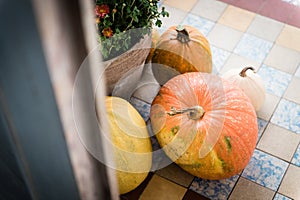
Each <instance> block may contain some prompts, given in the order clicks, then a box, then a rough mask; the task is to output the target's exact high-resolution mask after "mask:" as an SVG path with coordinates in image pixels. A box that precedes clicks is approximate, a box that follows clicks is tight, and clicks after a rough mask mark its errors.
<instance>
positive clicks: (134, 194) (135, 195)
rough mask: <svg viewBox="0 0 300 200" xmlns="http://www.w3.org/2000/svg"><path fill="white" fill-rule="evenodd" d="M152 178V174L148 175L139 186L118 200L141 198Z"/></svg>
mask: <svg viewBox="0 0 300 200" xmlns="http://www.w3.org/2000/svg"><path fill="white" fill-rule="evenodd" d="M152 176H153V173H149V174H148V176H147V178H146V179H145V180H144V181H143V182H142V183H141V185H139V186H138V187H137V188H136V189H134V190H133V191H131V192H128V193H126V194H123V195H121V196H120V199H121V200H138V199H139V197H140V196H141V194H142V192H143V191H144V189H145V188H146V186H147V184H148V182H149V181H150V180H151V177H152Z"/></svg>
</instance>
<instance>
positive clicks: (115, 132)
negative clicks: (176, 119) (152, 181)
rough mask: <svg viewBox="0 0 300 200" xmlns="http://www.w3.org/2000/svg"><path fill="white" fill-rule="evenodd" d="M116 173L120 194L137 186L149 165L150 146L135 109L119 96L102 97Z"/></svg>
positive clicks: (145, 130) (149, 167)
mask: <svg viewBox="0 0 300 200" xmlns="http://www.w3.org/2000/svg"><path fill="white" fill-rule="evenodd" d="M105 103H106V112H107V116H108V121H109V129H110V136H111V141H112V144H113V155H114V160H115V165H116V176H117V181H118V185H119V192H120V194H124V193H127V192H129V191H131V190H134V189H135V188H136V187H138V186H139V185H140V184H141V183H142V182H143V181H144V180H145V178H146V177H147V175H148V173H149V171H150V170H151V164H152V146H151V141H150V138H149V135H148V131H147V126H146V124H145V121H144V120H143V118H142V117H141V116H140V114H139V113H138V112H137V110H136V109H135V108H134V107H133V106H132V105H131V104H129V103H128V102H127V101H126V100H124V99H121V98H119V97H107V98H106V102H105Z"/></svg>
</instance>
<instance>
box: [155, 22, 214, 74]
mask: <svg viewBox="0 0 300 200" xmlns="http://www.w3.org/2000/svg"><path fill="white" fill-rule="evenodd" d="M152 63H159V64H163V65H166V66H168V67H172V68H174V69H176V70H177V71H178V72H180V73H185V72H198V71H200V72H207V73H211V71H212V57H211V51H210V45H209V42H208V41H207V39H206V38H205V36H204V35H203V34H202V33H201V32H200V31H199V30H198V29H196V28H194V27H192V26H187V25H184V26H183V27H182V30H181V29H180V30H179V29H178V27H177V26H171V27H170V28H169V29H167V30H166V31H165V32H164V33H163V34H162V35H161V36H160V38H159V40H158V42H157V45H156V49H155V51H154V54H153V57H152Z"/></svg>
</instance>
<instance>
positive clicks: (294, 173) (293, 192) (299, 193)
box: [278, 165, 300, 199]
mask: <svg viewBox="0 0 300 200" xmlns="http://www.w3.org/2000/svg"><path fill="white" fill-rule="evenodd" d="M299 184H300V167H297V166H295V165H290V166H289V168H288V171H287V173H286V174H285V176H284V179H283V181H282V183H281V186H280V188H279V190H278V191H279V192H280V193H281V194H284V195H286V196H288V197H291V198H293V199H300V190H299Z"/></svg>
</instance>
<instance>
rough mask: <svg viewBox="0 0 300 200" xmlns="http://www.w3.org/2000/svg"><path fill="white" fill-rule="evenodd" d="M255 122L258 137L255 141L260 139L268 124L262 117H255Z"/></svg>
mask: <svg viewBox="0 0 300 200" xmlns="http://www.w3.org/2000/svg"><path fill="white" fill-rule="evenodd" d="M257 124H258V139H257V143H258V141H259V140H260V138H261V136H262V134H263V132H264V130H265V129H266V127H267V125H268V122H267V121H265V120H263V119H260V118H257Z"/></svg>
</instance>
